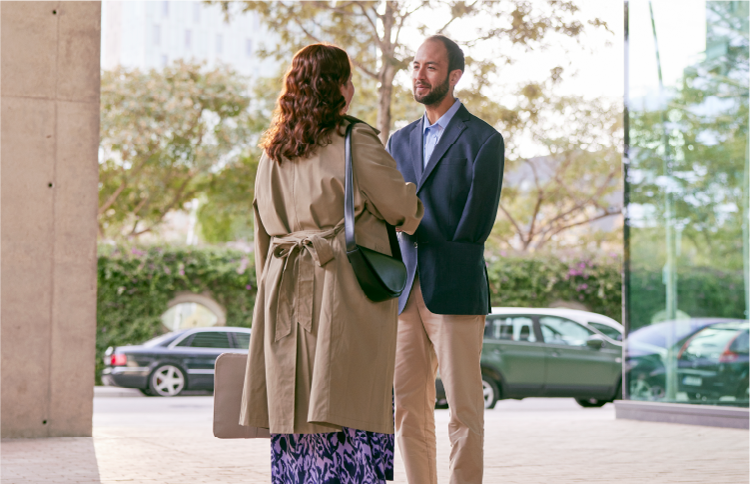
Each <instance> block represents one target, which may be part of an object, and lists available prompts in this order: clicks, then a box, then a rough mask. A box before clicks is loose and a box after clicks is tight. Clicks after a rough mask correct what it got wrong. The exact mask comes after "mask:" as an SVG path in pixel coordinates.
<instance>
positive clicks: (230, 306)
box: [96, 245, 620, 381]
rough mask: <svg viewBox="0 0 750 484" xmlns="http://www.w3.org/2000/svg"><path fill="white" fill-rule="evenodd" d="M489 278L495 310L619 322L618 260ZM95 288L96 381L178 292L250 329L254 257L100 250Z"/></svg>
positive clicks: (525, 265)
mask: <svg viewBox="0 0 750 484" xmlns="http://www.w3.org/2000/svg"><path fill="white" fill-rule="evenodd" d="M488 273H489V276H490V287H491V290H492V304H493V305H494V306H538V307H544V306H546V305H548V304H550V303H552V302H553V301H557V300H564V301H576V302H580V303H582V304H584V305H586V306H587V307H588V308H590V309H591V310H592V311H595V312H599V313H602V314H606V315H608V316H610V317H612V318H614V319H616V320H618V321H619V320H620V264H619V261H618V260H615V259H607V260H602V261H591V260H586V259H580V258H577V259H564V258H563V259H559V258H555V257H550V256H547V257H541V258H522V257H500V258H497V259H493V260H492V262H491V263H490V265H489V268H488ZM98 286H99V288H98V290H99V292H98V305H97V338H96V355H97V359H96V370H97V372H96V374H97V381H99V375H100V373H101V370H102V368H103V360H102V357H103V355H104V351H106V349H107V347H108V346H118V345H126V344H137V343H141V342H143V341H145V340H147V339H149V338H152V337H154V336H156V335H159V334H161V333H163V332H164V331H165V328H164V327H163V326H162V324H161V319H160V317H161V315H162V314H163V313H164V312H165V311H166V310H167V304H168V303H169V301H170V300H171V299H172V298H174V297H175V295H176V294H177V293H179V292H183V291H191V292H194V293H204V292H208V293H210V294H211V296H212V297H213V298H214V299H215V300H216V301H217V302H218V303H219V304H221V305H222V306H223V307H224V308H225V310H226V317H227V320H226V324H227V325H228V326H250V325H251V318H252V309H253V305H254V303H255V270H254V264H253V258H252V254H250V255H247V254H244V253H243V252H240V251H237V250H232V249H225V248H216V247H207V248H190V247H180V246H163V247H156V246H154V247H122V246H120V247H112V246H108V245H101V246H100V248H99V263H98Z"/></svg>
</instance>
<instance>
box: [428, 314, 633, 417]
mask: <svg viewBox="0 0 750 484" xmlns="http://www.w3.org/2000/svg"><path fill="white" fill-rule="evenodd" d="M622 331H623V330H622V325H621V324H620V323H618V322H617V321H615V320H613V319H611V318H608V317H606V316H602V315H600V314H595V313H590V312H587V311H578V310H572V309H531V308H493V309H492V314H489V315H487V322H486V325H485V330H484V344H483V347H482V359H481V365H482V385H483V390H484V400H485V407H486V408H493V407H494V406H495V403H496V402H497V401H498V400H499V399H503V398H516V399H521V398H525V397H571V398H575V399H576V401H577V402H578V403H579V404H580V405H581V406H583V407H600V406H602V405H604V404H605V403H607V402H611V401H613V400H614V399H615V398H619V395H620V392H621V389H620V388H621V387H620V382H621V379H622V343H621V342H620V341H621V339H622ZM436 393H437V407H438V408H440V407H443V408H444V407H445V406H447V401H446V397H445V391H444V389H443V385H442V382H441V381H440V379H438V380H437V381H436Z"/></svg>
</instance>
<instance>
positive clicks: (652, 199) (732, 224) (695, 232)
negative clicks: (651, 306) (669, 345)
mask: <svg viewBox="0 0 750 484" xmlns="http://www.w3.org/2000/svg"><path fill="white" fill-rule="evenodd" d="M706 9H707V15H706V20H707V23H708V24H709V28H708V29H707V38H706V45H707V52H706V55H705V59H704V60H702V61H701V62H697V63H695V64H693V65H691V66H689V67H688V68H686V69H685V70H684V75H683V78H682V80H681V83H680V84H679V85H678V86H676V87H674V88H671V89H668V88H665V93H664V100H663V101H666V102H662V103H661V105H659V106H656V107H654V106H643V107H641V106H634V107H633V109H632V110H631V120H630V126H631V128H630V138H631V139H630V143H631V150H630V158H631V164H630V172H629V178H630V183H631V187H632V190H631V204H632V206H633V215H631V219H632V223H633V226H634V227H635V228H634V230H633V234H634V236H633V237H634V238H633V242H634V245H635V246H636V247H637V248H638V249H640V250H638V252H637V253H636V255H637V257H636V259H637V260H638V261H640V263H645V265H652V266H660V265H661V264H663V261H664V259H665V257H666V256H665V252H666V250H667V249H666V248H665V244H664V239H665V234H664V230H665V226H666V225H667V224H668V223H671V224H673V226H674V227H675V230H676V231H677V232H678V234H679V235H678V238H679V239H680V244H679V246H678V247H676V249H677V252H679V253H678V254H677V256H678V257H679V260H678V265H696V266H711V267H714V268H724V269H734V270H738V269H739V268H741V267H742V265H743V247H742V246H743V238H744V237H746V236H743V235H742V224H743V217H747V206H748V191H749V190H750V188H748V181H747V176H748V175H747V171H746V170H747V168H746V167H747V156H748V151H747V150H748V75H749V71H750V62H749V59H748V52H749V51H750V49H749V48H748V45H749V41H748V30H747V12H748V6H747V3H744V2H709V3H707V4H706ZM736 9H741V10H742V11H740V12H737V11H735V10H736ZM667 198H669V199H670V200H669V201H670V203H671V206H672V208H671V217H670V218H671V220H667V218H666V209H665V206H666V204H667ZM743 212H744V214H743ZM745 220H746V219H745ZM745 243H747V241H745ZM681 304H682V303H681Z"/></svg>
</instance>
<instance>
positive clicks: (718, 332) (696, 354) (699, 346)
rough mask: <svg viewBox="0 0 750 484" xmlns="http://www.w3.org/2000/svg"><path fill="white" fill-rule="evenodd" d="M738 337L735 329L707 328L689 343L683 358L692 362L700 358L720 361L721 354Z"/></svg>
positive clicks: (694, 336)
mask: <svg viewBox="0 0 750 484" xmlns="http://www.w3.org/2000/svg"><path fill="white" fill-rule="evenodd" d="M736 335H737V330H736V329H734V328H720V327H713V328H706V329H704V330H702V331H699V332H698V333H696V334H695V335H693V337H692V338H690V340H689V341H688V342H687V344H686V346H685V350H684V351H683V352H682V358H684V359H686V360H688V361H692V360H696V359H699V358H707V359H711V360H718V359H719V357H720V356H721V353H722V352H723V351H724V349H725V348H726V347H727V345H728V344H729V343H730V342H731V341H732V339H733V338H734V337H735V336H736Z"/></svg>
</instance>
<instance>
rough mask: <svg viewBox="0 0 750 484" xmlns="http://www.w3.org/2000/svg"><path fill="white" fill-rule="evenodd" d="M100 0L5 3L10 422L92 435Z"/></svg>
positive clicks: (0, 369)
mask: <svg viewBox="0 0 750 484" xmlns="http://www.w3.org/2000/svg"><path fill="white" fill-rule="evenodd" d="M100 39H101V4H100V3H99V2H1V3H0V96H1V98H0V244H1V245H0V363H1V366H0V375H1V386H0V388H1V391H2V393H1V397H0V399H1V401H0V403H1V407H0V411H1V414H0V423H1V431H0V433H1V434H2V436H3V437H58V436H90V435H91V416H92V405H93V386H94V345H95V335H96V231H97V226H96V211H97V206H98V189H97V184H98V162H97V149H98V144H99V83H100V82H99V57H100V56H99V50H100V42H101V40H100Z"/></svg>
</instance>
